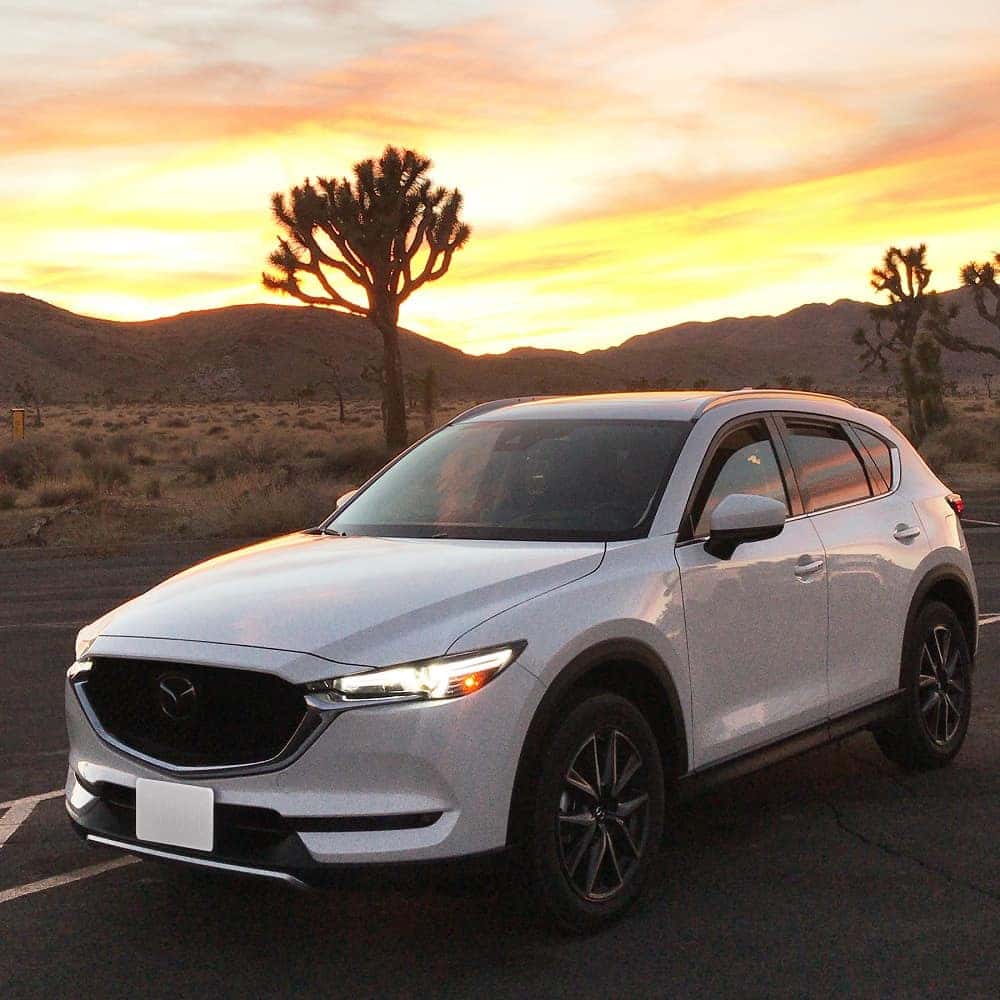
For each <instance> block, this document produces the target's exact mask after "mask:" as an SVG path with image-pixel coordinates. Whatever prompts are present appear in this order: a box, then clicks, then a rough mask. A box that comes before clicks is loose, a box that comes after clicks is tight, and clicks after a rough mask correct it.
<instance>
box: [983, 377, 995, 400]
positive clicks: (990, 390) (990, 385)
mask: <svg viewBox="0 0 1000 1000" xmlns="http://www.w3.org/2000/svg"><path fill="white" fill-rule="evenodd" d="M983 381H984V382H985V383H986V398H987V399H992V398H993V372H983Z"/></svg>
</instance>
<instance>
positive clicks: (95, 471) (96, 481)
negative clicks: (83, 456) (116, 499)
mask: <svg viewBox="0 0 1000 1000" xmlns="http://www.w3.org/2000/svg"><path fill="white" fill-rule="evenodd" d="M83 471H84V474H85V475H86V477H87V478H88V479H89V480H90V482H91V483H92V484H93V486H94V490H95V491H96V492H98V493H111V492H113V491H114V490H116V489H121V488H122V487H125V486H128V484H129V483H130V482H132V470H131V469H129V467H128V466H127V465H126V464H125V463H124V462H123V461H122V460H121V459H116V458H104V457H100V458H94V459H92V460H91V461H89V462H87V463H86V464H85V465H84V467H83Z"/></svg>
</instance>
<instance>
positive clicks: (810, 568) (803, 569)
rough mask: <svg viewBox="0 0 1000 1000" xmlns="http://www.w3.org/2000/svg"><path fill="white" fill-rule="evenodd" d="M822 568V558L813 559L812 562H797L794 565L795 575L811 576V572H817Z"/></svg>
mask: <svg viewBox="0 0 1000 1000" xmlns="http://www.w3.org/2000/svg"><path fill="white" fill-rule="evenodd" d="M822 568H823V560H822V559H814V560H813V561H812V562H807V563H798V564H797V565H796V566H795V575H796V576H812V575H813V573H818V572H819V571H820V570H821V569H822Z"/></svg>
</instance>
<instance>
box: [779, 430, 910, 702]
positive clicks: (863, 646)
mask: <svg viewBox="0 0 1000 1000" xmlns="http://www.w3.org/2000/svg"><path fill="white" fill-rule="evenodd" d="M779 423H780V427H781V432H782V437H783V439H784V442H785V447H786V449H787V452H788V455H789V457H790V458H791V461H792V468H793V470H794V475H795V479H796V483H797V485H798V488H799V493H800V495H801V498H802V502H803V504H804V506H805V511H806V514H807V515H808V519H809V520H810V521H811V522H812V523H813V525H815V528H816V531H817V532H818V533H819V537H820V539H821V541H822V543H823V548H824V550H825V555H826V564H827V576H828V581H829V582H828V591H829V601H830V646H829V651H828V657H827V661H828V664H829V681H830V714H831V715H832V716H837V715H842V714H843V713H845V712H847V711H850V710H851V709H853V708H860V707H862V706H864V705H866V704H868V703H870V702H872V701H875V700H877V699H879V698H880V697H883V696H885V695H887V694H890V693H892V692H893V691H894V690H896V689H897V688H898V686H899V666H900V655H901V650H902V643H903V628H904V625H905V621H906V615H907V611H908V609H909V599H910V589H911V588H910V582H911V578H912V574H913V572H914V571H915V569H916V567H917V565H918V563H919V562H920V561H921V560H922V559H923V557H924V555H925V554H926V553H927V551H928V544H927V540H926V539H925V538H924V537H923V534H922V531H921V526H920V520H919V518H918V517H917V513H916V511H915V510H914V508H913V505H912V504H911V503H909V502H907V501H906V500H905V499H904V498H903V496H902V495H901V494H900V493H899V489H898V487H899V472H900V468H899V455H898V453H897V452H896V450H895V449H894V448H893V447H892V446H891V445H890V443H889V442H887V441H885V440H884V439H882V438H881V437H880V436H879V435H877V434H875V433H874V432H873V431H871V430H868V429H866V428H863V427H861V426H859V425H854V424H851V423H848V422H846V421H840V420H835V419H828V418H821V417H815V416H811V415H799V414H783V415H782V416H781V419H780V421H779Z"/></svg>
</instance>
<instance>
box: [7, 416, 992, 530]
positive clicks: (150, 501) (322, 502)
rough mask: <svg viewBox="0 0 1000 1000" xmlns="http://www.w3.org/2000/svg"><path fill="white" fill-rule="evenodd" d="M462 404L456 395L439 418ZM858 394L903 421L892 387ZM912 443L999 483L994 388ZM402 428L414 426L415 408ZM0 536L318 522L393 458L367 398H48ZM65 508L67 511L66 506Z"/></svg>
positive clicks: (944, 471) (12, 480) (974, 483)
mask: <svg viewBox="0 0 1000 1000" xmlns="http://www.w3.org/2000/svg"><path fill="white" fill-rule="evenodd" d="M471 402H473V401H470V402H469V403H462V404H458V403H456V404H454V405H453V406H451V407H450V408H449V409H448V410H446V411H443V412H442V413H441V414H440V415H439V417H440V419H441V420H442V421H443V420H444V419H447V418H449V417H450V416H452V415H453V414H454V413H456V412H458V411H459V410H462V409H464V408H465V407H466V406H467V405H471ZM858 402H859V403H860V404H861V405H863V406H867V407H869V408H871V409H875V410H877V411H879V412H881V413H884V414H885V415H886V416H888V417H889V418H890V419H891V420H893V421H894V422H895V423H896V424H897V425H899V426H903V425H904V424H905V412H904V408H903V404H902V401H901V400H898V399H892V398H890V399H886V398H885V397H882V398H881V399H866V400H865V399H862V400H858ZM949 405H950V409H951V413H952V422H951V424H950V425H949V426H948V427H946V428H944V429H943V430H941V431H939V432H937V433H936V434H934V435H932V436H931V437H930V438H929V439H928V440H927V441H926V442H925V443H924V445H923V448H922V449H921V450H922V452H923V454H924V456H925V458H926V459H927V461H928V462H929V464H930V465H931V466H932V468H934V469H935V471H936V472H938V474H939V475H942V476H944V477H946V479H947V481H948V482H949V484H950V485H952V486H953V487H954V488H955V489H958V490H959V491H961V490H962V489H965V488H971V487H980V488H982V487H984V486H992V485H994V484H995V485H996V486H997V488H998V489H1000V446H998V444H997V442H998V441H1000V401H996V400H994V401H989V400H986V399H984V398H971V397H965V398H962V399H954V400H950V401H949ZM412 428H413V429H412V432H413V433H414V434H415V435H416V434H419V433H422V430H421V422H420V420H419V417H418V416H417V415H414V417H413V418H412ZM0 442H3V443H0V546H2V545H5V544H7V545H9V544H19V543H22V542H23V541H24V539H25V538H26V536H27V533H28V530H29V529H30V528H31V526H32V525H33V524H34V523H36V522H37V520H38V519H39V518H42V517H49V518H52V523H51V525H49V526H47V527H46V528H45V529H44V532H43V537H44V538H45V540H46V541H47V542H48V543H49V544H65V545H87V546H90V547H91V548H97V549H100V548H106V547H112V546H115V545H118V546H120V545H122V544H127V543H128V542H129V541H131V540H132V539H135V538H138V537H140V536H142V535H146V536H148V535H150V534H154V535H156V536H157V537H161V538H169V537H182V536H183V537H210V536H222V535H225V536H229V537H260V536H264V535H272V534H279V533H282V532H285V531H293V530H296V529H298V528H302V527H306V526H308V525H311V524H315V523H316V522H317V521H319V520H320V519H321V518H322V517H323V516H324V515H326V514H327V513H329V511H330V510H332V508H333V506H334V503H335V501H336V498H337V497H338V496H340V495H341V494H342V493H344V492H345V491H346V490H347V489H349V488H350V487H352V486H356V485H358V484H359V483H361V482H362V481H364V480H365V479H366V478H368V477H369V476H370V475H371V474H372V473H373V472H375V471H377V470H378V469H379V468H380V467H381V466H382V465H383V464H384V463H385V462H386V461H387V460H388V459H389V458H390V457H391V455H390V453H388V452H387V451H386V449H385V446H384V443H383V441H382V434H381V419H380V417H379V410H378V405H377V403H374V402H371V403H367V404H354V405H353V406H352V408H351V411H350V414H349V421H348V422H347V423H344V424H341V423H339V422H338V420H337V407H336V405H335V404H324V403H317V402H311V403H310V404H309V405H308V406H304V407H295V406H290V405H289V404H288V403H283V404H282V403H276V404H268V403H236V404H231V403H230V404H219V405H194V404H191V405H178V406H167V405H160V406H153V405H150V404H148V403H146V404H141V405H127V406H126V405H123V406H113V407H111V408H110V409H109V408H105V407H94V406H87V405H79V406H62V407H50V408H49V409H48V410H47V411H46V413H45V426H44V427H42V428H40V429H35V428H31V427H29V428H28V436H27V438H26V439H25V440H24V441H21V442H17V443H11V442H9V441H8V440H6V439H5V438H4V437H0ZM70 513H72V516H70Z"/></svg>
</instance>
